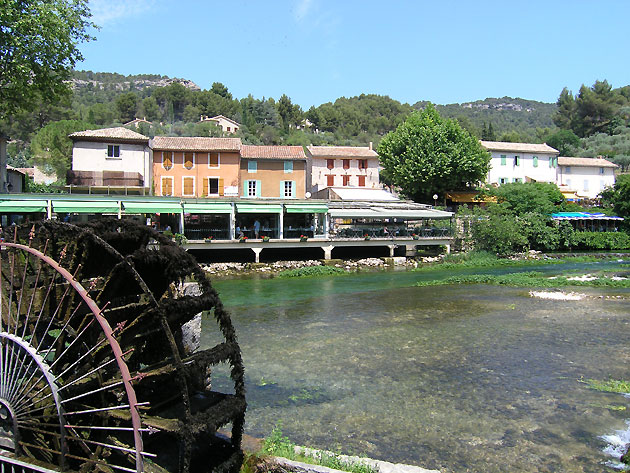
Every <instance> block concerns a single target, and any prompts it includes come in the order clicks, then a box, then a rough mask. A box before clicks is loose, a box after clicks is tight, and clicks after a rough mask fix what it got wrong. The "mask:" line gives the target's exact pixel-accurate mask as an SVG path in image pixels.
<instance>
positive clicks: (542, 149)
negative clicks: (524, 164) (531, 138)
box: [479, 140, 559, 154]
mask: <svg viewBox="0 0 630 473" xmlns="http://www.w3.org/2000/svg"><path fill="white" fill-rule="evenodd" d="M479 142H480V143H481V146H483V147H484V148H486V149H487V150H488V151H507V152H512V153H547V154H558V153H559V152H558V150H557V149H555V148H552V147H551V146H549V145H548V144H547V143H542V144H541V143H508V142H504V141H482V140H480V141H479Z"/></svg>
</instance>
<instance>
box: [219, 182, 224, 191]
mask: <svg viewBox="0 0 630 473" xmlns="http://www.w3.org/2000/svg"><path fill="white" fill-rule="evenodd" d="M223 188H224V186H223V179H219V195H223Z"/></svg>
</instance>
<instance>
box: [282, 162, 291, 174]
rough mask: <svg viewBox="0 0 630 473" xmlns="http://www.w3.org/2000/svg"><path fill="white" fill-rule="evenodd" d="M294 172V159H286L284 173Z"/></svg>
mask: <svg viewBox="0 0 630 473" xmlns="http://www.w3.org/2000/svg"><path fill="white" fill-rule="evenodd" d="M292 172H293V161H285V162H284V173H285V174H288V173H292Z"/></svg>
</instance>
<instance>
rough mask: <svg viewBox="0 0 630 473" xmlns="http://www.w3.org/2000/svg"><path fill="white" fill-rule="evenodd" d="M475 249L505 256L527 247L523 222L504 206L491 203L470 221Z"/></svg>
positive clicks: (527, 241) (527, 242)
mask: <svg viewBox="0 0 630 473" xmlns="http://www.w3.org/2000/svg"><path fill="white" fill-rule="evenodd" d="M471 231H472V236H473V241H474V243H475V249H478V250H483V251H489V252H491V253H495V254H497V255H499V256H507V255H510V254H512V253H515V252H519V251H523V250H525V249H527V248H528V246H529V240H528V239H527V231H526V227H525V223H524V222H523V220H522V219H520V218H519V217H517V216H516V215H514V214H513V213H512V212H511V211H510V210H508V209H506V208H505V206H503V205H500V204H493V205H490V206H489V207H488V210H487V211H486V212H484V213H483V214H482V215H477V218H475V219H474V220H473V221H472V228H471Z"/></svg>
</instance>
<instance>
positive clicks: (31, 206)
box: [0, 200, 48, 213]
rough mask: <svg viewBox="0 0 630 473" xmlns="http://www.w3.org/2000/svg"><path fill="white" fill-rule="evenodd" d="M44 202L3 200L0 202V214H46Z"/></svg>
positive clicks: (45, 203)
mask: <svg viewBox="0 0 630 473" xmlns="http://www.w3.org/2000/svg"><path fill="white" fill-rule="evenodd" d="M47 207H48V201H46V200H4V201H2V202H0V213H39V212H46V211H47Z"/></svg>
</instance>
